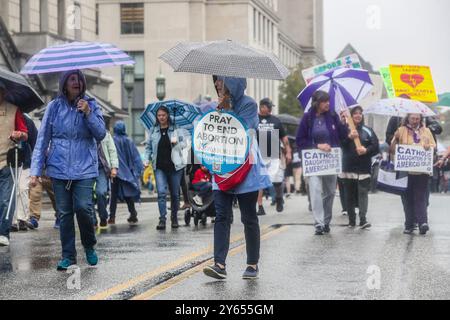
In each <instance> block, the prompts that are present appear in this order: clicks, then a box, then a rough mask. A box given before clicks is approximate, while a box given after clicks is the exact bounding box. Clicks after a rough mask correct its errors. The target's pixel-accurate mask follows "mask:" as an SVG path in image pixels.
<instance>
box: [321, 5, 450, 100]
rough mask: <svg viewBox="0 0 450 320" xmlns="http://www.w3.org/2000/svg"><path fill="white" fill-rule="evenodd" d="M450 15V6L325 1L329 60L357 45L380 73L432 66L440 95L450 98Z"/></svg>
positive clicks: (326, 54) (326, 56)
mask: <svg viewBox="0 0 450 320" xmlns="http://www.w3.org/2000/svg"><path fill="white" fill-rule="evenodd" d="M449 15H450V1H448V0H324V46H325V49H324V51H325V52H324V53H325V58H326V59H327V61H329V60H334V59H335V58H336V56H337V55H338V54H339V53H340V52H341V50H342V49H343V48H344V47H345V45H346V44H347V43H351V44H352V45H353V47H354V48H355V49H356V50H357V51H358V52H359V53H360V54H361V56H362V58H363V59H364V60H366V61H368V62H370V63H371V64H372V66H373V67H374V69H375V70H378V67H380V66H387V65H389V64H414V65H427V66H430V67H431V72H432V75H433V80H434V84H435V87H436V91H437V92H438V94H439V93H443V92H447V91H448V92H450V18H449Z"/></svg>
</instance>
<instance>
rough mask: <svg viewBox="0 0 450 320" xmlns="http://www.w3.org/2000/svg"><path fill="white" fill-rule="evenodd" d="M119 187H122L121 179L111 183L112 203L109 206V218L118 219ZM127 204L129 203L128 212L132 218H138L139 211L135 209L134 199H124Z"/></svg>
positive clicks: (113, 180) (115, 179)
mask: <svg viewBox="0 0 450 320" xmlns="http://www.w3.org/2000/svg"><path fill="white" fill-rule="evenodd" d="M119 187H120V181H119V178H114V179H112V181H111V203H110V205H109V211H110V214H109V217H110V218H113V219H114V218H115V217H116V211H117V201H118V197H119ZM124 198H125V202H126V203H127V207H128V212H129V213H130V216H132V217H137V211H136V208H135V207H134V199H133V198H130V197H124Z"/></svg>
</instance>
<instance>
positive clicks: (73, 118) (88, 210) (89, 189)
mask: <svg viewBox="0 0 450 320" xmlns="http://www.w3.org/2000/svg"><path fill="white" fill-rule="evenodd" d="M85 92H86V78H85V77H84V75H83V73H82V72H81V71H79V70H72V71H67V72H65V73H64V74H63V75H62V76H61V79H60V83H59V94H58V96H57V97H56V99H54V100H52V101H51V102H50V103H49V104H48V106H47V109H46V111H45V115H44V118H43V119H42V124H41V127H40V130H39V135H38V140H37V142H36V146H35V148H34V152H33V158H32V159H33V160H32V164H31V179H30V184H31V186H32V187H34V186H36V184H37V180H38V178H39V177H40V176H41V175H42V171H43V168H44V167H45V168H46V174H47V175H48V176H49V177H50V178H52V183H53V189H54V192H55V199H56V209H57V213H58V215H59V218H60V229H59V231H60V237H61V245H62V259H61V260H60V261H59V263H58V265H57V270H67V268H69V267H70V266H71V265H73V264H76V263H77V252H76V248H75V224H74V216H75V215H76V217H77V221H78V226H79V228H80V236H81V243H82V245H83V247H84V250H85V253H86V260H87V262H88V264H89V265H96V264H97V263H98V256H97V253H96V252H95V249H94V246H95V244H96V243H97V240H96V238H95V231H94V223H93V219H92V216H93V210H94V205H93V197H92V194H93V188H94V183H95V179H96V178H97V176H98V163H97V162H98V156H97V142H100V141H101V140H103V139H104V137H105V134H106V130H105V123H104V121H103V115H102V113H101V110H100V108H99V107H98V106H97V103H96V102H95V100H94V99H92V98H88V97H87V96H86V95H85ZM47 150H48V153H47Z"/></svg>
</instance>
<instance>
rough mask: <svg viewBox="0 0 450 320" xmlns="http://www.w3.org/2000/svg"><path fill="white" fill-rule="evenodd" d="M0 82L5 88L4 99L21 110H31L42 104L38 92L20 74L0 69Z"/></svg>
mask: <svg viewBox="0 0 450 320" xmlns="http://www.w3.org/2000/svg"><path fill="white" fill-rule="evenodd" d="M0 82H2V83H3V85H4V87H5V89H6V90H5V91H6V96H5V100H6V101H8V102H10V103H12V104H14V105H16V106H17V107H19V109H20V110H21V111H22V112H24V113H27V112H30V111H33V110H34V109H36V108H39V107H40V106H42V105H43V104H44V101H43V100H42V98H41V97H40V96H39V94H38V93H37V92H36V91H35V90H34V89H33V87H31V86H30V84H29V83H28V82H27V80H26V79H25V78H24V77H23V76H21V75H20V74H17V73H13V72H10V71H7V70H3V69H0Z"/></svg>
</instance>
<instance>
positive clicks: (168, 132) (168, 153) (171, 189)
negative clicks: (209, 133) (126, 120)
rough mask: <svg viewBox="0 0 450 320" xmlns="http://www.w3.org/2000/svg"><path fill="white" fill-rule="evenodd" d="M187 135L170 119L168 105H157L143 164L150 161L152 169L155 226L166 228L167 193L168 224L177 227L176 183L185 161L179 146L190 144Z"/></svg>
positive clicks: (146, 164) (177, 191) (158, 228)
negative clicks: (156, 223) (156, 201)
mask: <svg viewBox="0 0 450 320" xmlns="http://www.w3.org/2000/svg"><path fill="white" fill-rule="evenodd" d="M188 138H189V135H187V132H186V131H185V130H181V129H179V128H178V126H177V125H176V124H174V123H172V120H171V119H170V111H169V109H168V108H167V107H166V106H165V105H161V106H159V107H158V109H157V111H156V125H155V126H154V127H153V129H152V132H151V134H150V137H149V141H148V143H147V145H146V148H145V158H144V159H145V161H144V165H145V166H146V167H147V166H148V164H149V163H150V161H151V162H152V166H153V168H154V170H155V178H156V190H157V192H158V208H159V215H160V217H159V223H158V225H157V227H156V229H157V230H165V229H166V215H167V204H166V196H167V194H168V193H170V200H171V227H172V228H175V229H176V228H178V209H179V208H180V183H181V176H182V175H183V173H184V168H185V167H186V164H187V161H186V160H187V159H184V157H183V150H184V149H186V147H188V146H190V142H189V139H188Z"/></svg>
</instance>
